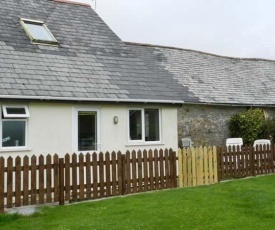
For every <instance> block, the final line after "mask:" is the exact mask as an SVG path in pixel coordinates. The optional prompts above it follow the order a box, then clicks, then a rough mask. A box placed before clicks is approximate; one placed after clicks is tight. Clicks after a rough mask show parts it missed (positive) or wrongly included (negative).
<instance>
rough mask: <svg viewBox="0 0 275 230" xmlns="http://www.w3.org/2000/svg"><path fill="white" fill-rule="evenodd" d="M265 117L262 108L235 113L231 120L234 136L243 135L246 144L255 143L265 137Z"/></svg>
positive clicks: (230, 126)
mask: <svg viewBox="0 0 275 230" xmlns="http://www.w3.org/2000/svg"><path fill="white" fill-rule="evenodd" d="M264 127H265V118H264V113H263V111H262V110H261V109H248V110H245V111H242V112H240V113H238V114H235V115H233V116H232V117H231V118H230V121H229V130H230V132H231V136H232V137H242V138H243V142H244V144H253V142H254V141H255V140H256V139H261V138H264V137H265V133H264Z"/></svg>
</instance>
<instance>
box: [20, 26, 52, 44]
mask: <svg viewBox="0 0 275 230" xmlns="http://www.w3.org/2000/svg"><path fill="white" fill-rule="evenodd" d="M25 25H26V26H27V28H28V30H29V31H30V33H31V34H32V36H33V38H34V39H38V40H43V41H55V40H54V38H53V37H52V36H51V34H50V33H49V32H48V31H47V29H46V28H45V27H44V26H43V25H38V24H31V23H27V22H25Z"/></svg>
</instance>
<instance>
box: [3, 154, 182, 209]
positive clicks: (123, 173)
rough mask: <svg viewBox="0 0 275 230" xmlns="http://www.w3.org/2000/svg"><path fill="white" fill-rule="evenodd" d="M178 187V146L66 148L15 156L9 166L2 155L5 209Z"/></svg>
mask: <svg viewBox="0 0 275 230" xmlns="http://www.w3.org/2000/svg"><path fill="white" fill-rule="evenodd" d="M14 162H15V164H14ZM181 171H182V169H181ZM174 187H177V164H176V152H173V151H172V149H170V150H168V149H165V151H163V150H160V151H158V150H154V151H152V150H149V151H147V150H144V151H143V152H141V151H138V152H135V151H133V152H131V153H130V152H129V151H127V152H126V154H125V155H124V154H121V152H118V153H115V152H112V154H110V153H108V152H107V153H106V154H103V153H99V154H97V153H93V154H92V155H90V154H89V153H87V154H86V155H83V154H82V153H81V154H79V155H77V154H72V155H69V154H66V155H65V156H64V158H59V157H58V155H57V154H55V155H54V156H51V155H47V156H43V155H40V156H39V157H38V158H37V157H36V156H32V157H31V159H29V157H27V156H25V157H24V158H21V157H16V158H15V159H13V158H12V157H9V158H8V159H7V165H6V167H5V159H4V158H0V213H3V211H4V207H7V208H11V207H13V206H15V207H20V206H21V205H22V204H23V205H24V206H27V205H29V204H37V202H38V203H39V204H44V203H51V202H59V204H60V205H63V204H64V203H65V201H81V200H85V199H96V198H101V197H109V196H115V195H124V194H129V193H137V192H143V191H148V190H156V189H163V188H174ZM5 189H6V190H5ZM5 198H6V199H5ZM29 199H30V201H31V202H29Z"/></svg>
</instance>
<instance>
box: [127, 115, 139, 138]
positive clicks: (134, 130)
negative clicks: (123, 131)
mask: <svg viewBox="0 0 275 230" xmlns="http://www.w3.org/2000/svg"><path fill="white" fill-rule="evenodd" d="M129 121H130V140H142V123H141V110H130V111H129Z"/></svg>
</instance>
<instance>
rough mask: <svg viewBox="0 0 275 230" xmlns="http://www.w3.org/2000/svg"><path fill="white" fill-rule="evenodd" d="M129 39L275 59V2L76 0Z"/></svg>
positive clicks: (124, 38)
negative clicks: (94, 11)
mask: <svg viewBox="0 0 275 230" xmlns="http://www.w3.org/2000/svg"><path fill="white" fill-rule="evenodd" d="M74 1H80V2H86V3H90V4H91V5H92V8H94V7H95V1H96V12H97V13H98V14H99V15H100V17H101V18H102V19H103V20H104V21H105V22H106V23H107V24H108V25H109V27H110V28H111V29H112V30H113V31H114V32H115V33H116V34H117V35H118V36H119V37H120V38H121V39H122V40H123V41H131V42H138V43H150V44H158V45H165V46H174V47H181V48H187V49H194V50H200V51H205V52H209V53H215V54H220V55H225V56H235V57H258V58H267V59H273V60H275V0H74Z"/></svg>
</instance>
